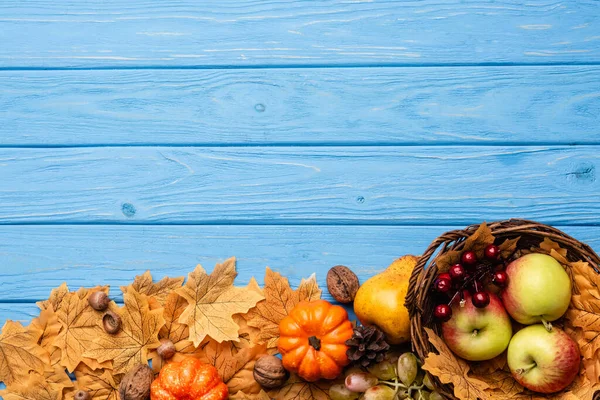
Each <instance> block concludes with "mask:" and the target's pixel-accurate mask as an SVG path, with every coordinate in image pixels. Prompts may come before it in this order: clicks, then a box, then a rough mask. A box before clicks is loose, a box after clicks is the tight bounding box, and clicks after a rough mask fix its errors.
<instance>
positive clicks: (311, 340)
mask: <svg viewBox="0 0 600 400" xmlns="http://www.w3.org/2000/svg"><path fill="white" fill-rule="evenodd" d="M308 344H310V345H311V346H312V347H314V348H315V350H317V351H318V350H321V339H319V338H318V337H316V336H311V337H309V338H308Z"/></svg>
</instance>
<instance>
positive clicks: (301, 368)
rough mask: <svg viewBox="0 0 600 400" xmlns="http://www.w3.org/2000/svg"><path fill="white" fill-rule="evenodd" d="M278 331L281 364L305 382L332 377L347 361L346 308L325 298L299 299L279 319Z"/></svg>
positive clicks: (349, 333) (348, 326)
mask: <svg viewBox="0 0 600 400" xmlns="http://www.w3.org/2000/svg"><path fill="white" fill-rule="evenodd" d="M279 334H280V336H279V345H278V346H279V352H280V353H281V354H282V361H283V366H284V367H285V368H286V369H287V370H288V371H291V372H295V373H297V374H298V376H300V377H301V378H302V379H304V380H306V381H308V382H314V381H317V380H319V379H335V378H337V377H338V376H339V375H340V374H341V372H342V369H343V367H344V366H346V365H348V363H349V360H348V356H347V355H346V350H348V346H346V344H345V342H346V340H348V339H350V338H351V337H352V324H351V323H350V321H349V320H348V313H347V312H346V310H344V309H343V308H342V307H340V306H336V305H333V304H331V303H329V302H328V301H325V300H317V301H313V302H306V301H303V302H301V303H299V304H298V305H297V306H296V307H294V309H293V310H292V311H291V312H290V313H289V315H288V316H287V317H285V318H284V319H283V320H281V322H280V323H279Z"/></svg>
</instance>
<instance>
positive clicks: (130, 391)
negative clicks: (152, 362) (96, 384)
mask: <svg viewBox="0 0 600 400" xmlns="http://www.w3.org/2000/svg"><path fill="white" fill-rule="evenodd" d="M153 379H154V373H153V372H152V369H151V368H150V367H149V366H147V365H141V364H140V365H138V366H136V367H133V368H132V369H131V370H130V371H129V372H128V373H126V374H125V376H123V379H122V380H121V384H120V385H119V396H120V398H121V400H148V399H149V398H150V385H152V380H153Z"/></svg>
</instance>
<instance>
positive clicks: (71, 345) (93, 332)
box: [53, 293, 115, 372]
mask: <svg viewBox="0 0 600 400" xmlns="http://www.w3.org/2000/svg"><path fill="white" fill-rule="evenodd" d="M112 306H113V307H115V306H114V303H113V305H112ZM56 316H57V318H58V321H59V323H60V325H61V330H60V333H59V334H58V336H57V337H56V339H55V340H54V343H53V346H54V347H57V348H59V349H61V361H60V365H62V366H63V367H65V368H67V370H68V371H69V372H73V371H74V370H75V368H76V367H77V365H78V364H79V363H80V362H83V361H85V360H84V357H83V353H84V352H85V351H86V350H87V349H88V348H89V347H90V346H91V345H92V340H93V339H94V337H96V336H98V335H100V334H102V333H103V332H104V330H103V329H102V325H101V324H102V312H100V311H96V310H94V309H93V308H92V307H91V306H90V305H89V303H88V300H87V297H85V296H84V297H81V296H80V294H78V293H69V294H68V295H66V296H65V297H64V298H63V300H62V302H61V304H60V307H59V308H58V310H57V311H56ZM64 349H69V351H64ZM90 367H94V365H90Z"/></svg>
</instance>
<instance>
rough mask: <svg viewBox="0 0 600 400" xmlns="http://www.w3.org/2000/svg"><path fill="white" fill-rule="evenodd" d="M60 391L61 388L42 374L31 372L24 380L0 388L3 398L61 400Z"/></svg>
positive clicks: (15, 399) (0, 394)
mask: <svg viewBox="0 0 600 400" xmlns="http://www.w3.org/2000/svg"><path fill="white" fill-rule="evenodd" d="M62 391H63V389H62V388H60V387H57V386H56V385H52V384H50V383H49V382H46V379H45V378H44V377H43V376H41V375H39V374H35V373H33V374H31V375H29V377H28V379H27V380H26V381H25V382H23V383H16V384H14V385H9V386H8V387H7V389H6V390H0V396H1V398H3V399H4V400H61V399H62V397H63V393H62Z"/></svg>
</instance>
